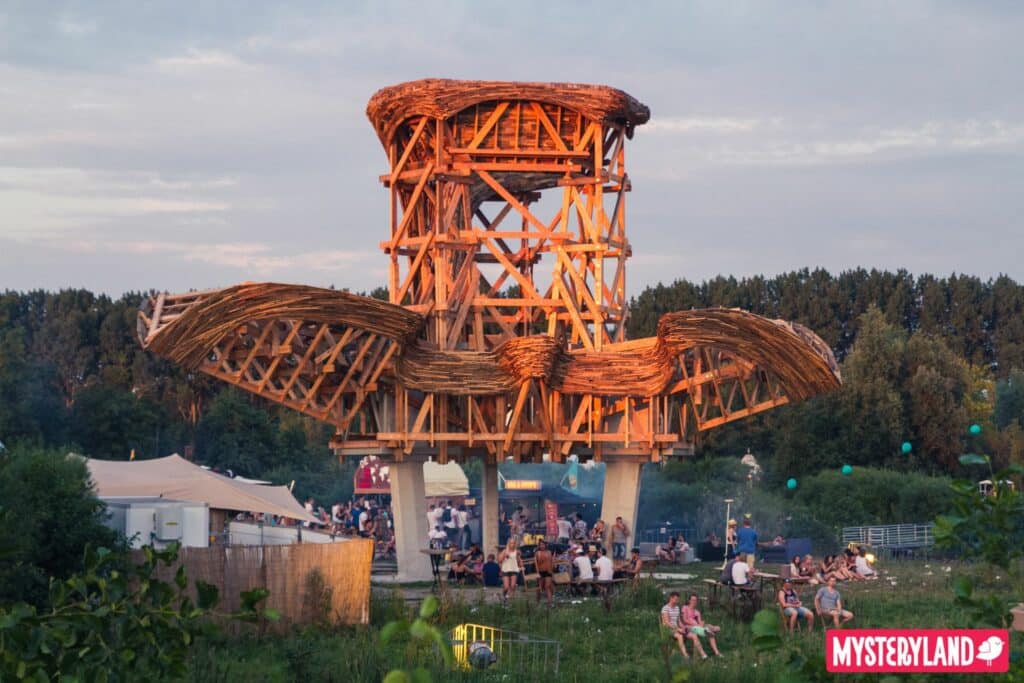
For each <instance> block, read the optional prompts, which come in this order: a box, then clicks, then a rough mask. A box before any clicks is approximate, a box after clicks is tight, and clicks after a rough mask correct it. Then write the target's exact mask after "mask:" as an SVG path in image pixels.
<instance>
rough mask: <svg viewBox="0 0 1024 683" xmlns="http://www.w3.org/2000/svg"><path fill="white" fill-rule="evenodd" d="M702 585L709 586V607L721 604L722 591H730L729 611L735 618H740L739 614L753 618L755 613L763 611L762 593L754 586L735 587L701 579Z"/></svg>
mask: <svg viewBox="0 0 1024 683" xmlns="http://www.w3.org/2000/svg"><path fill="white" fill-rule="evenodd" d="M701 583H703V584H704V585H705V586H707V591H708V606H709V607H715V606H717V605H719V604H720V600H719V591H720V590H722V589H724V588H728V589H729V611H730V612H731V613H732V615H733V617H734V618H735V617H737V616H738V614H737V612H743V613H744V614H743V616H745V617H746V616H750V617H753V615H754V613H755V612H757V610H759V609H761V591H760V590H758V589H757V588H755V587H754V586H753V585H745V586H734V585H733V584H731V583H722V582H721V581H716V580H714V579H701ZM747 613H749V614H747Z"/></svg>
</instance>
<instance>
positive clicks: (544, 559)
mask: <svg viewBox="0 0 1024 683" xmlns="http://www.w3.org/2000/svg"><path fill="white" fill-rule="evenodd" d="M533 562H534V566H535V567H536V568H537V576H538V577H539V580H538V586H537V602H540V596H541V593H544V594H545V595H547V596H548V604H549V605H551V604H553V603H554V596H555V578H554V577H555V559H554V556H553V555H552V554H551V551H550V550H548V544H547V543H546V542H545V541H538V542H537V552H536V553H534V555H533Z"/></svg>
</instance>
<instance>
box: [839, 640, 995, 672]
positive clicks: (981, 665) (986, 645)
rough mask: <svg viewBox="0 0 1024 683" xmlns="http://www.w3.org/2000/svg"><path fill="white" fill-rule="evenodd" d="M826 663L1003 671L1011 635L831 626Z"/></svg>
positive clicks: (852, 667)
mask: <svg viewBox="0 0 1024 683" xmlns="http://www.w3.org/2000/svg"><path fill="white" fill-rule="evenodd" d="M825 665H826V668H827V669H828V670H829V671H830V672H833V673H1003V672H1005V671H1006V670H1007V669H1008V668H1009V666H1010V635H1009V632H1008V631H1005V630H1000V629H851V630H849V631H829V632H828V635H827V636H826V637H825Z"/></svg>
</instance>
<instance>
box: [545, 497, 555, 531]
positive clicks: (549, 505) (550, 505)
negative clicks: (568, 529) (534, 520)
mask: <svg viewBox="0 0 1024 683" xmlns="http://www.w3.org/2000/svg"><path fill="white" fill-rule="evenodd" d="M544 522H545V525H546V526H547V531H546V533H545V535H546V536H547V537H548V538H558V503H556V502H554V501H552V500H545V501H544Z"/></svg>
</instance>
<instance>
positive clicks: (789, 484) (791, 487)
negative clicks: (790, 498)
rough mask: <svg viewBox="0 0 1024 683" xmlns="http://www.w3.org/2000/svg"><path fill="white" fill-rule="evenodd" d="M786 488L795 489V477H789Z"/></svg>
mask: <svg viewBox="0 0 1024 683" xmlns="http://www.w3.org/2000/svg"><path fill="white" fill-rule="evenodd" d="M786 488H787V489H790V490H793V489H795V488H796V479H790V480H789V481H787V482H786Z"/></svg>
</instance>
